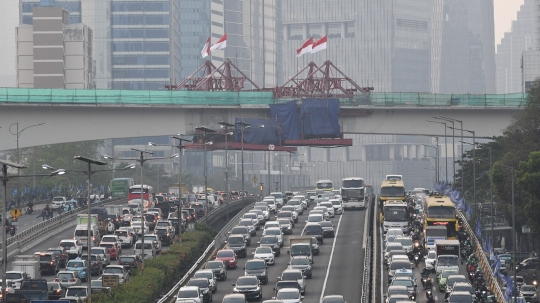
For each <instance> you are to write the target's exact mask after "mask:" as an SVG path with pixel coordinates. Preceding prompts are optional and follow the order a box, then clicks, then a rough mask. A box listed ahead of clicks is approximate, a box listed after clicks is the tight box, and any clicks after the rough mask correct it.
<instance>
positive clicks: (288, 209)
mask: <svg viewBox="0 0 540 303" xmlns="http://www.w3.org/2000/svg"><path fill="white" fill-rule="evenodd" d="M281 211H290V212H293V211H295V209H294V206H283V207H282V208H281Z"/></svg>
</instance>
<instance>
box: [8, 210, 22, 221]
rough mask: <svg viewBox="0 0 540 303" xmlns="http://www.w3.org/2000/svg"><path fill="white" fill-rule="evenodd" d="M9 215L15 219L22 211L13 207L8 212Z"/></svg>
mask: <svg viewBox="0 0 540 303" xmlns="http://www.w3.org/2000/svg"><path fill="white" fill-rule="evenodd" d="M9 213H10V214H11V216H12V217H13V218H15V219H17V218H18V217H20V216H21V215H22V212H21V210H20V209H18V208H17V207H15V208H14V209H12V210H11V211H10V212H9Z"/></svg>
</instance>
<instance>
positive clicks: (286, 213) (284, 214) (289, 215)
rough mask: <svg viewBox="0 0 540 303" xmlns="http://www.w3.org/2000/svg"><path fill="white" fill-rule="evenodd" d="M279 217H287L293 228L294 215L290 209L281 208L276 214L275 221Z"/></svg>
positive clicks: (279, 218)
mask: <svg viewBox="0 0 540 303" xmlns="http://www.w3.org/2000/svg"><path fill="white" fill-rule="evenodd" d="M281 219H288V220H289V222H290V224H291V226H292V227H293V228H294V221H295V220H294V216H293V213H292V211H287V210H283V209H281V210H280V211H279V212H278V213H277V214H276V221H279V220H281Z"/></svg>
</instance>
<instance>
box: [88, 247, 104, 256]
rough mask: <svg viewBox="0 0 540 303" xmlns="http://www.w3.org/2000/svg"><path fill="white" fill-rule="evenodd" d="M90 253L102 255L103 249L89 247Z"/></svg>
mask: <svg viewBox="0 0 540 303" xmlns="http://www.w3.org/2000/svg"><path fill="white" fill-rule="evenodd" d="M90 253H92V254H97V255H103V250H101V249H99V248H92V249H90Z"/></svg>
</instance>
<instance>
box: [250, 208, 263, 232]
mask: <svg viewBox="0 0 540 303" xmlns="http://www.w3.org/2000/svg"><path fill="white" fill-rule="evenodd" d="M248 213H250V214H255V215H257V220H258V221H259V228H260V226H262V225H264V223H266V219H265V217H264V213H263V211H262V210H260V209H252V210H250V211H249V212H248Z"/></svg>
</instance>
